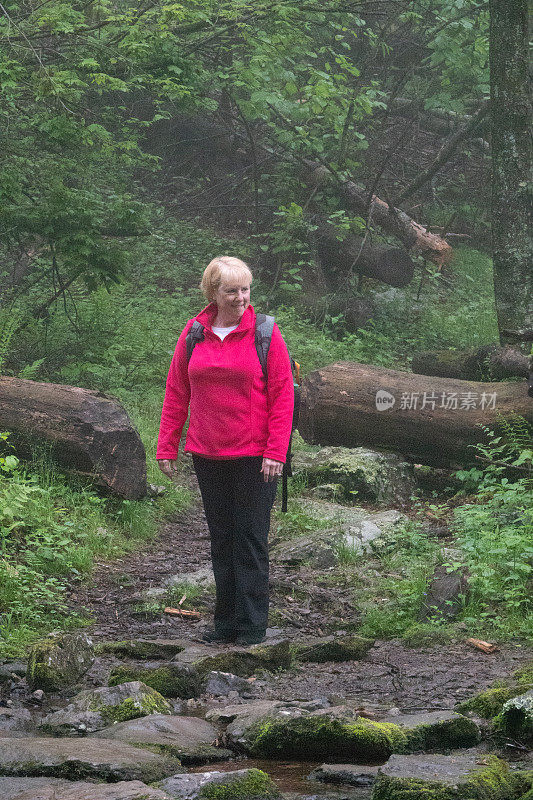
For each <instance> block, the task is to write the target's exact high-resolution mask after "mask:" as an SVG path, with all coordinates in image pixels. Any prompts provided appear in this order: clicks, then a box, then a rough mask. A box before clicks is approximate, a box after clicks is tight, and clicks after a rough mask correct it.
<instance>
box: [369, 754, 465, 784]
mask: <svg viewBox="0 0 533 800" xmlns="http://www.w3.org/2000/svg"><path fill="white" fill-rule="evenodd" d="M479 761H480V754H479V753H478V752H475V751H474V752H464V753H453V754H451V755H448V756H443V755H440V754H435V755H429V754H427V753H422V754H417V755H412V756H401V755H392V756H391V757H390V758H389V760H388V761H387V763H386V764H384V765H383V766H382V767H380V768H379V774H380V775H383V776H385V777H386V778H389V779H393V780H419V781H428V782H436V783H441V784H443V785H444V786H448V787H452V788H454V789H458V788H459V787H460V786H461V785H464V784H465V783H468V779H469V778H470V777H471V776H472V774H473V773H474V772H479V771H480V764H479Z"/></svg>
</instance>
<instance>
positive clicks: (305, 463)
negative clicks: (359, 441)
mask: <svg viewBox="0 0 533 800" xmlns="http://www.w3.org/2000/svg"><path fill="white" fill-rule="evenodd" d="M292 468H293V472H294V473H295V474H298V473H301V472H305V474H306V476H307V480H308V482H309V484H310V485H312V486H316V485H319V484H324V483H338V484H341V486H342V487H343V496H342V498H339V499H340V500H341V502H353V500H354V497H355V498H356V499H357V500H360V499H361V500H370V501H373V502H378V503H384V504H392V505H394V504H396V503H405V502H408V501H409V498H410V497H411V495H412V494H413V492H414V491H415V489H416V480H415V476H414V470H413V467H412V466H411V465H410V464H407V463H406V462H404V461H402V460H401V458H399V457H398V456H397V455H395V454H393V453H381V452H376V451H373V450H367V449H366V448H364V447H356V448H347V447H323V448H321V449H320V450H319V451H318V452H316V453H309V452H305V451H298V452H296V453H295V454H294V456H293V462H292ZM354 493H355V495H354Z"/></svg>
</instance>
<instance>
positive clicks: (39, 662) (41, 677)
mask: <svg viewBox="0 0 533 800" xmlns="http://www.w3.org/2000/svg"><path fill="white" fill-rule="evenodd" d="M93 661H94V648H93V644H92V641H91V639H89V637H88V636H87V635H86V634H85V633H58V634H52V635H50V636H49V637H48V639H44V640H43V641H41V642H37V644H35V645H34V646H33V647H32V649H31V651H30V657H29V659H28V672H27V675H26V679H27V681H28V686H29V687H30V689H32V690H34V689H43V690H44V691H45V692H53V691H56V690H58V689H62V688H64V687H67V686H72V685H73V684H75V683H77V681H79V679H80V678H81V677H82V676H83V675H85V673H86V672H87V670H88V669H89V668H90V667H91V665H92V663H93Z"/></svg>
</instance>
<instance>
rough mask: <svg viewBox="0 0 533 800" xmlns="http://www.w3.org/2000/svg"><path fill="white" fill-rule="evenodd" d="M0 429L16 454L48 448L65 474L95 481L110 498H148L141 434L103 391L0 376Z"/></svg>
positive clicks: (26, 453)
mask: <svg viewBox="0 0 533 800" xmlns="http://www.w3.org/2000/svg"><path fill="white" fill-rule="evenodd" d="M0 430H7V431H11V432H12V437H11V439H12V442H13V444H14V445H15V448H16V452H17V453H18V454H19V455H21V456H22V457H25V456H26V457H27V456H29V455H31V451H32V448H33V447H34V446H35V444H36V443H44V444H46V445H49V446H50V447H51V450H52V454H53V456H54V457H55V458H56V459H57V461H58V462H59V463H60V464H61V466H63V467H65V468H66V469H68V470H72V471H74V472H76V473H77V474H82V475H86V476H88V477H93V478H96V480H97V481H98V482H99V483H100V484H101V485H103V486H105V487H106V488H107V489H109V490H110V491H111V492H113V493H114V494H117V495H119V496H120V497H124V498H127V499H137V498H140V497H144V495H145V494H146V457H145V452H144V447H143V444H142V442H141V439H140V437H139V434H138V433H137V431H136V430H135V428H134V427H133V425H132V424H131V422H130V420H129V417H128V415H127V414H126V412H125V411H124V409H123V408H122V406H121V405H120V403H119V402H118V400H115V399H114V398H113V397H108V396H107V395H105V394H102V393H101V392H93V391H89V390H88V389H79V388H78V387H76V386H63V385H59V384H53V383H37V382H35V381H26V380H21V379H19V378H6V377H0Z"/></svg>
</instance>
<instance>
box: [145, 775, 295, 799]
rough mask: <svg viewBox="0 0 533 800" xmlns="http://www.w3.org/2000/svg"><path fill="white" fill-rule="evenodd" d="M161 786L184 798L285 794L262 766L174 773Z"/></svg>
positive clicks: (261, 797) (171, 794)
mask: <svg viewBox="0 0 533 800" xmlns="http://www.w3.org/2000/svg"><path fill="white" fill-rule="evenodd" d="M159 788H161V789H162V790H163V791H165V792H167V793H168V794H169V795H170V796H171V797H174V798H183V800H185V798H186V800H278V798H280V797H281V795H280V792H279V790H278V789H277V788H276V786H275V785H274V783H273V782H272V781H271V779H270V778H269V776H268V775H267V774H266V772H263V771H262V770H259V769H240V770H235V771H234V772H203V773H202V772H199V773H196V774H187V775H174V776H173V777H172V778H168V779H167V780H164V781H161V783H160V784H159Z"/></svg>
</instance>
